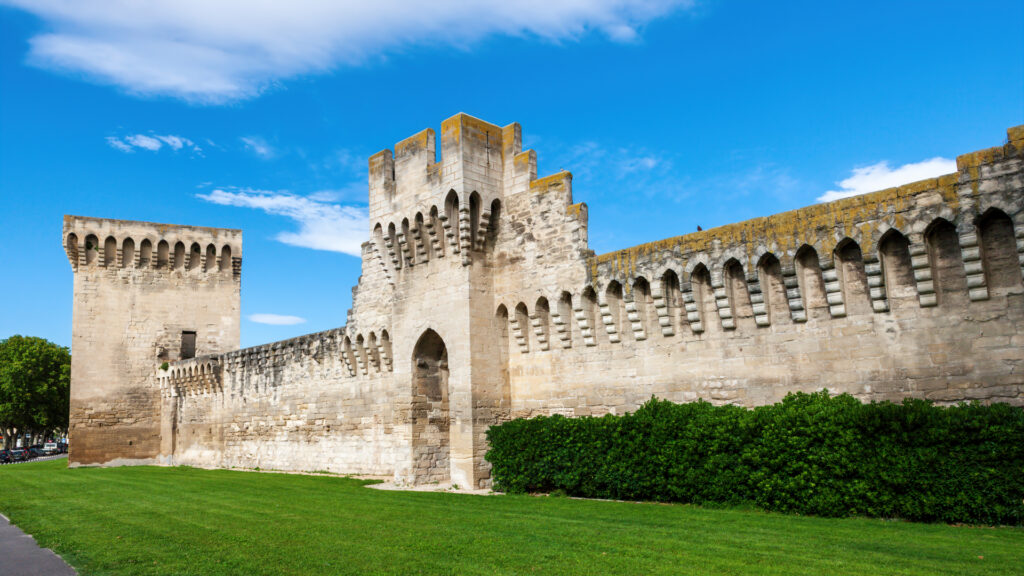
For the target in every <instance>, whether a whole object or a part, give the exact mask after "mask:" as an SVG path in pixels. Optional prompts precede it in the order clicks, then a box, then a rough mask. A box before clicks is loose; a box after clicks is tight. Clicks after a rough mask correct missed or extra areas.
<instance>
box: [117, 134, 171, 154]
mask: <svg viewBox="0 0 1024 576" xmlns="http://www.w3.org/2000/svg"><path fill="white" fill-rule="evenodd" d="M125 141H126V142H127V143H128V144H129V145H130V146H134V147H136V148H145V149H146V150H151V151H153V152H156V151H157V150H159V149H160V147H161V146H163V145H164V143H163V142H162V141H160V140H158V139H157V138H153V137H152V136H146V135H144V134H136V135H134V136H126V137H125Z"/></svg>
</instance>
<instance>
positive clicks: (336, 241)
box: [196, 189, 370, 257]
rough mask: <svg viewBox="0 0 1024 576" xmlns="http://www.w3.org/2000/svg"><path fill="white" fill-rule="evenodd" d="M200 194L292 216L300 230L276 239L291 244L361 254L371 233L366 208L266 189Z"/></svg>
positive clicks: (225, 203)
mask: <svg viewBox="0 0 1024 576" xmlns="http://www.w3.org/2000/svg"><path fill="white" fill-rule="evenodd" d="M196 197H197V198H201V199H203V200H206V201H207V202H213V203H214V204H220V205H222V206H240V207H244V208H255V209H258V210H262V211H264V212H266V213H267V214H274V215H277V216H284V217H286V218H290V219H291V220H293V221H294V222H295V223H296V224H298V226H299V230H298V232H280V233H279V234H278V235H277V236H276V239H277V240H278V241H279V242H283V243H285V244H291V245H292V246H301V247H304V248H313V249H314V250H330V251H333V252H341V253H344V254H349V255H351V256H356V257H358V256H360V255H361V253H362V252H361V250H360V245H361V244H362V243H363V242H364V241H366V240H367V238H368V237H369V234H370V233H369V224H368V222H369V216H368V215H367V213H366V210H365V209H362V208H356V207H353V206H342V205H339V204H332V203H329V202H323V201H320V200H317V199H314V198H312V197H305V196H297V195H295V194H290V193H287V192H271V191H267V190H249V189H240V190H222V189H215V190H212V191H211V192H210V193H209V194H197V195H196Z"/></svg>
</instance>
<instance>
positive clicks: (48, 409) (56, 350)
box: [0, 335, 71, 445]
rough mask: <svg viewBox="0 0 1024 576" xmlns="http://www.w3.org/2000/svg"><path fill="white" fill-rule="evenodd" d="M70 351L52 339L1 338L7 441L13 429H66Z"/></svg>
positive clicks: (0, 404)
mask: <svg viewBox="0 0 1024 576" xmlns="http://www.w3.org/2000/svg"><path fill="white" fill-rule="evenodd" d="M70 384H71V352H70V351H69V350H68V349H67V348H66V347H64V346H58V345H57V344H54V343H53V342H50V341H49V340H45V339H43V338H36V337H32V336H19V335H15V336H11V337H10V338H7V339H6V340H0V428H2V430H3V434H4V442H5V444H8V445H9V443H10V440H11V436H12V433H13V431H15V430H17V431H18V432H19V433H22V432H34V433H42V432H47V431H51V430H60V429H66V428H67V426H68V407H69V400H70V398H69V396H70Z"/></svg>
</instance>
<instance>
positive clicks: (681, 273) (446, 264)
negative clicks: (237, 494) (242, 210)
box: [65, 114, 1024, 487]
mask: <svg viewBox="0 0 1024 576" xmlns="http://www.w3.org/2000/svg"><path fill="white" fill-rule="evenodd" d="M440 133H441V137H440V140H441V144H440V150H438V149H437V147H436V139H435V133H434V131H433V130H431V129H427V130H424V131H422V132H420V133H418V134H416V135H415V136H413V137H411V138H408V139H406V140H403V141H402V142H399V143H398V144H397V145H396V146H395V148H394V152H392V151H390V150H385V151H382V152H380V153H378V154H375V155H374V156H373V157H371V158H370V161H369V206H370V209H369V216H370V221H369V226H368V230H367V242H365V243H364V244H363V246H362V275H361V276H360V278H359V282H358V285H357V286H355V287H354V288H353V289H352V291H353V305H352V308H351V309H350V310H349V311H348V313H347V317H346V319H345V325H344V326H342V327H340V328H337V329H334V330H328V331H325V332H320V333H316V334H310V335H306V336H302V337H299V338H293V339H290V340H285V341H282V342H276V343H272V344H266V345H263V346H256V347H252V348H246V349H241V350H238V349H237V348H238V345H237V324H238V301H237V298H238V291H237V287H238V280H237V278H238V269H239V268H238V267H239V266H240V261H239V262H238V263H237V266H236V263H235V261H234V258H235V257H236V254H237V255H238V256H240V254H241V245H240V243H241V237H240V233H239V235H238V237H237V244H238V245H237V252H236V246H235V242H234V241H228V242H226V243H224V242H221V243H218V242H208V241H207V240H206V239H200V238H196V239H192V237H187V235H182V234H181V233H178V234H179V236H180V245H181V249H178V246H179V239H173V241H172V239H171V238H168V239H167V245H166V247H165V248H164V249H161V248H160V246H161V244H160V239H161V238H163V236H161V235H154V236H153V237H152V238H151V239H150V246H151V248H150V252H148V254H150V256H149V260H145V259H144V258H143V257H142V251H141V250H140V249H138V248H133V249H132V250H129V249H127V248H124V247H123V245H124V244H125V241H124V239H125V238H126V237H127V236H128V235H125V234H120V233H118V234H115V233H113V232H111V234H112V235H113V244H111V245H110V246H111V248H110V250H106V247H107V240H103V242H104V244H103V246H104V251H102V252H101V254H103V257H102V258H101V257H100V256H99V254H97V255H96V256H94V260H93V261H92V262H97V263H98V262H107V261H108V260H107V257H106V255H107V253H108V252H109V253H110V254H111V256H110V259H109V262H111V263H116V264H115V267H116V268H118V270H122V269H121V268H119V267H120V266H121V264H120V263H121V262H124V261H128V262H133V263H134V264H133V265H132V266H134V268H132V267H131V266H129V267H128V268H126V269H124V270H128V269H130V270H131V271H130V272H123V271H115V272H113V273H111V272H110V271H109V270H106V271H104V270H101V268H102V266H101V265H100V264H86V263H85V260H83V259H82V258H83V256H82V254H83V251H85V254H86V256H85V258H86V260H87V259H88V252H87V249H86V248H85V247H83V246H82V244H81V242H77V241H76V242H72V244H74V245H75V246H77V248H76V250H77V252H73V251H72V250H71V249H70V248H69V249H68V250H69V251H68V253H69V257H71V258H72V260H73V262H77V263H78V264H76V266H77V268H76V270H77V272H76V309H75V321H76V327H75V334H76V336H75V340H74V342H75V344H74V346H85V347H86V348H84V349H87V351H88V354H84V355H80V354H79V349H80V348H77V347H76V348H75V349H74V350H73V352H74V360H73V367H72V368H73V375H72V416H73V421H75V422H80V423H82V422H84V423H85V424H83V425H85V426H89V427H91V428H87V430H91V431H94V430H97V429H98V428H97V427H98V426H100V425H101V424H98V423H97V422H100V421H103V422H109V425H108V427H107V428H105V429H103V430H106V431H107V432H109V433H110V434H108V435H107V436H105V437H104V438H106V439H107V440H108V441H109V440H110V439H111V438H113V436H112V435H111V434H113V432H116V431H118V430H122V431H132V430H136V428H138V429H139V430H142V432H139V434H138V438H139V439H140V440H139V441H142V440H144V441H145V442H146V446H147V449H146V451H144V453H143V451H136V452H135V453H134V454H135V459H136V460H138V461H142V460H144V456H145V458H150V459H154V460H158V461H160V462H164V463H175V464H189V465H195V466H211V467H244V468H252V467H260V468H266V469H281V470H329V471H332V472H338V473H352V474H375V475H391V476H394V477H395V478H396V479H398V480H402V481H407V482H410V483H428V482H453V483H458V484H460V485H462V486H477V487H482V486H487V485H488V482H489V467H488V464H487V463H486V461H485V460H484V458H483V457H484V454H485V453H486V450H487V444H486V431H487V428H488V427H489V426H491V425H493V424H496V423H499V422H502V421H504V420H507V419H509V418H514V417H530V416H534V415H538V414H555V413H558V414H565V415H568V416H583V415H599V414H606V413H622V412H627V411H632V410H635V409H636V408H637V407H638V406H639V405H640V404H642V403H643V402H645V401H647V400H648V399H650V398H651V397H652V396H657V397H659V398H665V399H668V400H672V401H676V402H688V401H694V400H698V399H703V400H707V401H710V402H715V403H732V404H738V405H743V406H756V405H761V404H766V403H771V402H775V401H778V400H779V399H781V398H782V397H784V396H785V395H786V394H787V393H790V392H794V391H817V390H821V389H822V388H827V389H828V390H829V391H830V392H832V393H844V392H845V393H850V394H853V395H855V396H856V397H858V398H861V399H863V400H865V401H870V400H895V401H899V400H901V399H903V398H926V399H929V400H932V401H935V402H938V403H954V402H960V401H964V400H980V401H984V402H997V401H998V402H1008V403H1012V404H1016V405H1024V126H1022V127H1016V128H1011V129H1010V130H1009V131H1008V139H1007V141H1006V143H1005V144H1004V145H1002V146H999V147H996V148H991V149H987V150H982V151H979V152H975V153H972V154H966V155H963V156H960V157H959V158H958V159H957V167H958V170H957V172H955V173H952V174H949V175H945V176H942V177H939V178H935V179H929V180H925V181H921V182H916V183H913V184H908V185H906V186H901V187H899V188H893V189H889V190H882V191H879V192H875V193H872V194H867V195H862V196H857V197H853V198H847V199H844V200H839V201H836V202H830V203H824V204H817V205H814V206H810V207H806V208H801V209H798V210H794V211H791V212H786V213H782V214H777V215H773V216H767V217H764V218H756V219H753V220H748V221H744V222H739V223H735V224H730V225H726V226H722V227H719V228H714V229H711V230H706V231H701V232H697V233H695V234H687V235H684V236H678V237H675V238H670V239H667V240H661V241H657V242H652V243H648V244H643V245H640V246H635V247H632V248H628V249H624V250H620V251H616V252H612V253H608V254H602V255H597V254H594V252H593V251H591V250H590V248H589V246H588V226H589V223H588V218H587V215H588V211H587V207H586V205H585V204H582V203H576V202H574V200H573V195H572V176H571V174H570V173H568V172H559V173H556V174H554V175H551V176H547V177H543V178H539V177H538V176H537V158H536V154H535V153H534V152H532V151H529V150H527V151H523V150H522V147H521V140H522V138H521V129H520V127H519V125H518V124H511V125H509V126H505V127H498V126H495V125H492V124H489V123H487V122H484V121H482V120H479V119H476V118H472V117H469V116H466V115H465V114H459V115H457V116H454V117H452V118H449V119H448V120H445V121H444V123H443V124H442V126H441V131H440ZM110 222H113V223H115V224H112V226H113V227H114V228H121V229H123V228H125V227H127V228H131V224H132V223H124V222H120V221H110ZM65 228H66V229H65V237H70V236H68V233H69V232H73V233H74V234H76V238H79V239H82V241H85V239H86V237H87V236H89V235H90V234H91V236H90V237H91V238H92V239H93V241H95V243H94V244H93V245H94V246H100V244H99V242H100V239H101V238H106V234H107V233H106V232H105V231H102V230H99V229H97V231H96V232H90V231H89V230H87V228H88V227H85V226H77V227H75V228H74V230H70V229H68V227H67V225H66V226H65ZM202 230H214V229H202ZM176 233H177V232H176ZM204 234H207V235H208V236H209V235H212V234H213V232H205V233H204ZM223 234H228V236H223ZM230 234H233V232H230V231H226V232H217V235H218V236H217V237H218V238H228V237H230ZM142 237H143V236H132V238H133V241H138V238H142ZM176 238H177V237H176ZM85 245H86V246H88V242H87V241H86V242H85ZM210 245H212V249H211V247H210ZM222 245H227V246H229V248H230V252H229V254H230V257H231V259H232V260H231V262H232V272H231V273H230V274H229V273H228V271H227V269H226V268H225V263H226V262H227V261H226V260H225V258H224V257H223V249H221V248H219V247H220V246H222ZM153 246H156V248H152V247H153ZM197 246H198V250H197V249H196V247H197ZM161 250H162V251H161ZM126 253H128V254H129V256H127V257H126V256H125V254H126ZM154 253H155V254H157V255H156V256H153V254H154ZM160 254H164V256H163V257H161V256H160ZM217 255H221V256H220V257H219V258H215V256H217ZM143 261H147V262H154V261H155V262H157V263H158V265H157V266H156V269H153V266H152V265H150V266H149V268H146V266H145V265H142V264H141V263H142V262H143ZM214 261H216V262H217V264H216V266H214V264H213V262H214ZM160 262H162V263H163V264H159V263H160ZM90 266H93V268H90ZM138 268H141V269H142V270H143V271H145V272H140V271H138V270H137V269H138ZM83 269H85V270H87V271H89V272H95V274H93V275H92V276H88V275H87V276H83V277H82V278H81V279H80V278H79V277H78V276H80V275H81V274H82V270H83ZM147 270H148V271H147ZM157 270H159V274H156V271H157ZM150 273H152V274H154V276H153V278H156V275H160V277H161V278H170V279H173V282H171V283H170V284H169V283H168V281H165V280H155V279H154V280H152V281H150V280H144V279H143V277H146V278H148V276H145V275H146V274H150ZM125 274H127V275H128V276H130V277H132V278H135V276H138V275H139V274H141V276H139V278H140V279H138V280H131V281H129V282H128V283H127V284H125V283H124V282H123V281H122V280H119V282H121V286H122V288H116V287H112V286H113V284H116V283H114V282H111V281H107V280H102V278H108V279H113V278H115V277H116V278H121V277H123V276H124V275H125ZM203 274H206V275H207V276H210V277H211V278H212V277H213V276H215V277H216V278H213V279H211V278H208V277H207V276H204V275H203ZM133 275H135V276H133ZM101 277H102V278H101ZM80 280H81V281H80ZM172 285H173V286H172ZM125 286H127V288H125ZM167 286H171V287H173V289H174V290H177V292H176V293H174V294H171V293H170V292H161V294H162V296H161V297H160V299H159V300H143V301H140V300H135V301H134V302H135V304H134V305H133V307H131V310H133V314H129V315H128V316H125V317H116V318H115V319H114V321H113V322H112V323H107V324H102V323H100V322H99V321H98V320H97V318H99V317H101V316H102V314H105V313H108V311H109V310H111V309H114V308H116V306H119V305H120V306H121V307H122V308H124V304H123V303H124V302H126V301H128V300H129V299H130V298H138V297H137V296H133V295H132V294H134V293H136V292H139V293H141V294H144V295H145V294H150V293H151V292H153V290H154V289H155V288H154V287H167ZM195 286H206V287H207V288H201V289H200V290H203V289H207V290H208V292H206V293H201V294H199V295H198V296H197V294H196V293H195ZM161 289H162V288H161ZM118 290H122V292H118ZM107 292H110V293H111V294H112V296H110V297H109V298H108V297H107V296H104V297H103V298H107V300H103V302H104V303H103V304H102V305H101V306H99V307H98V308H97V307H95V306H94V307H93V308H92V309H90V310H89V311H88V312H81V313H80V306H79V301H80V300H81V301H86V300H88V299H89V298H92V299H96V298H97V296H95V294H96V293H102V294H106V293H107ZM129 292H131V294H129ZM90 294H93V296H89V295H90ZM89 301H90V302H91V301H92V300H89ZM83 310H84V309H83ZM189 310H195V312H189ZM183 313H185V315H187V314H192V316H191V317H188V318H184V317H183ZM231 315H233V316H231ZM229 316H230V317H229ZM142 319H145V322H149V324H146V325H145V326H141V325H140V322H143V320H142ZM339 320H340V319H339ZM80 322H81V327H80V326H79V323H80ZM339 323H340V322H339ZM122 324H123V325H125V326H130V327H131V326H140V327H139V328H138V329H137V330H136V332H133V334H136V335H137V336H127V337H123V338H122V337H120V336H118V337H112V336H111V335H110V334H109V329H110V327H111V326H116V327H118V328H117V329H118V330H120V326H121V325H122ZM100 326H104V327H105V329H107V330H108V333H107V334H100V333H99V332H98V330H100V328H99V327H100ZM197 326H198V327H197ZM129 332H130V333H131V330H129ZM187 334H193V335H197V336H196V337H197V338H198V342H199V343H200V344H198V345H197V346H196V347H195V354H194V357H190V356H189V355H186V354H183V353H182V354H178V353H177V352H176V351H175V350H174V349H173V346H174V345H176V344H173V343H172V341H173V340H174V339H175V338H178V337H179V335H187ZM182 337H183V336H182ZM89 338H92V339H94V340H96V342H97V343H94V344H80V343H81V342H83V341H84V340H86V339H89ZM232 342H233V344H232ZM88 346H98V347H99V348H101V349H102V350H106V352H103V354H106V356H105V357H106V358H108V359H109V360H110V361H111V362H112V364H111V367H110V368H109V369H105V370H107V371H106V372H103V374H100V373H99V372H95V373H91V374H89V375H88V376H83V374H88V373H87V372H83V370H87V368H84V367H83V366H97V361H96V359H95V358H99V357H100V356H102V355H101V354H100V355H97V354H99V351H98V350H97V351H91V350H88V348H87V347H88ZM133 347H134V348H133ZM168 347H170V348H168ZM162 349H163V350H167V349H170V350H171V353H170V354H169V355H168V354H165V355H164V356H160V355H159V354H160V350H162ZM125 350H130V351H131V352H130V353H128V354H125V353H124V351H125ZM116 354H122V356H124V357H130V358H131V359H132V360H131V366H132V367H131V369H130V370H129V369H127V368H126V367H125V363H124V361H123V360H120V359H117V358H115V356H114V355H116ZM164 359H166V360H168V365H167V366H161V362H162V361H163V360H164ZM74 362H78V364H74ZM76 366H78V370H79V371H78V372H75V370H76ZM126 374H131V378H126V376H125V375H126ZM76 375H77V376H76ZM115 376H116V378H119V379H120V380H118V381H117V382H118V383H117V384H116V385H113V386H108V385H106V384H104V383H105V382H107V381H110V379H111V378H114V377H115ZM83 382H84V383H85V384H84V385H83ZM143 393H144V394H148V396H145V397H146V401H145V402H140V403H138V406H136V407H128V408H124V407H121V408H119V407H118V406H120V405H117V406H114V404H116V402H119V401H121V400H120V399H122V398H127V397H129V395H130V394H143ZM76 394H77V395H78V397H81V398H82V400H81V401H80V402H79V403H78V404H77V406H79V407H80V409H79V411H78V412H76V408H75V406H76V403H75V398H76ZM135 408H138V410H136V409H135ZM117 410H121V412H117ZM76 413H77V414H79V416H76ZM112 413H113V414H114V415H113V416H112V415H111V414H112ZM94 415H95V416H94ZM104 418H106V419H110V420H103V419H104ZM119 418H120V419H119ZM133 418H136V419H140V421H141V422H142V423H139V424H138V426H136V423H135V421H134V420H133ZM74 426H75V424H73V428H74ZM132 426H136V428H132ZM132 433H135V432H132ZM126 437H127V436H126ZM90 442H93V440H91V439H89V440H85V441H83V443H84V444H85V445H87V446H91V445H93V444H90ZM154 443H156V444H158V447H157V448H153V446H154ZM72 446H75V442H74V439H73V442H72ZM125 451H128V452H131V451H130V450H129V449H128V448H126V447H124V446H123V442H122V445H121V447H120V448H118V449H117V450H115V451H114V452H113V454H114V455H115V456H117V457H119V458H120V457H123V458H127V457H128V456H125V455H124V454H122V452H125ZM86 454H87V455H89V454H90V453H89V452H88V451H86ZM106 456H109V454H108V455H106ZM104 457H105V456H104V455H95V454H94V455H91V456H89V458H87V459H85V460H83V463H89V462H105V461H107V460H104ZM77 458H78V455H77V454H75V453H73V454H72V460H73V462H76V461H77ZM108 460H109V459H108Z"/></svg>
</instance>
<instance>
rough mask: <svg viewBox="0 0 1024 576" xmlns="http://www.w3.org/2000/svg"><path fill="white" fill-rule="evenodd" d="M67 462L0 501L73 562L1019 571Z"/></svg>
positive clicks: (712, 527) (982, 546)
mask: <svg viewBox="0 0 1024 576" xmlns="http://www.w3.org/2000/svg"><path fill="white" fill-rule="evenodd" d="M65 466H66V461H65V460H57V461H51V462H40V463H32V464H21V465H14V466H2V467H0V512H3V513H4V514H5V515H7V516H8V517H9V518H10V519H11V521H12V522H14V523H15V524H17V525H18V526H20V527H21V528H22V529H24V530H25V531H26V532H28V533H30V534H32V535H33V536H35V538H36V540H38V541H39V543H40V544H41V545H43V546H45V547H49V548H53V549H54V550H55V551H57V553H59V554H60V555H61V556H63V557H64V558H65V559H66V560H67V561H68V562H69V563H70V564H72V565H73V566H74V567H75V568H77V569H78V570H79V573H81V574H203V575H207V574H303V575H305V574H349V573H373V574H528V573H529V574H532V573H538V574H787V575H788V574H813V575H820V574H871V575H872V576H874V575H878V574H985V575H988V576H994V575H996V574H1021V572H1022V571H1024V529H1019V528H984V527H958V526H944V525H928V524H912V523H907V522H890V521H884V520H869V519H860V518H855V519H844V520H832V519H823V518H808V517H799V516H784V515H780V514H768V513H764V512H759V511H755V510H738V509H708V508H699V507H695V506H680V505H659V504H635V503H622V502H598V501H585V500H572V499H567V498H548V497H531V496H469V495H459V494H443V493H424V492H385V491H380V490H371V489H368V488H366V487H365V486H364V484H365V483H364V482H360V481H357V480H350V479H346V478H337V477H323V476H298V475H286V474H257V473H252V472H239V471H229V470H197V469H192V468H157V467H125V468H105V469H100V468H84V469H83V468H78V469H71V470H69V469H67V468H66V467H65ZM2 561H3V559H2V558H0V562H2Z"/></svg>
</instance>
